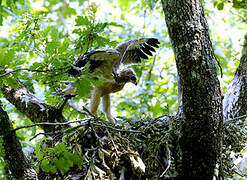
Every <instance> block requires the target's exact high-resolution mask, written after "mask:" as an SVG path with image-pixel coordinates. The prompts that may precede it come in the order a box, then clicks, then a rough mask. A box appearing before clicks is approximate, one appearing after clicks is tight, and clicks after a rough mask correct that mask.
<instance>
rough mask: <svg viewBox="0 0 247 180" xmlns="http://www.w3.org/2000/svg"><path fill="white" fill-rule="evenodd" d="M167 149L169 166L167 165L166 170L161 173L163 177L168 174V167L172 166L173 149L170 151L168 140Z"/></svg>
mask: <svg viewBox="0 0 247 180" xmlns="http://www.w3.org/2000/svg"><path fill="white" fill-rule="evenodd" d="M166 150H167V152H168V161H167V167H166V169H165V171H164V172H163V173H162V174H161V175H160V177H161V178H162V177H163V176H164V175H165V174H166V172H167V171H168V169H169V168H170V166H171V151H170V149H169V147H168V142H166Z"/></svg>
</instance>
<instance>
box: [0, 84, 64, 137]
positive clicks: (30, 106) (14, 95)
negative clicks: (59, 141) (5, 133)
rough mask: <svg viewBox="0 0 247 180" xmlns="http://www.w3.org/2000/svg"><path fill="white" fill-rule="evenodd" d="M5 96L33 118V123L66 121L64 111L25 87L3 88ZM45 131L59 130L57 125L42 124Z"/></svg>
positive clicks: (19, 109)
mask: <svg viewBox="0 0 247 180" xmlns="http://www.w3.org/2000/svg"><path fill="white" fill-rule="evenodd" d="M1 90H2V92H3V95H4V97H5V98H6V99H7V100H8V101H9V102H10V103H11V104H13V105H14V106H15V107H16V109H17V110H18V111H20V112H21V113H23V114H24V115H26V116H27V117H28V118H30V119H31V121H32V122H33V123H42V122H50V123H57V122H58V123H60V122H65V121H66V120H65V118H64V116H63V115H62V111H61V110H60V109H58V108H56V107H54V106H50V105H48V104H46V103H44V102H42V101H41V100H39V99H38V98H36V97H35V96H34V95H33V94H31V93H30V92H29V91H28V90H27V89H26V88H25V87H20V88H19V89H17V90H15V89H13V88H11V87H3V88H1ZM41 127H42V128H43V129H44V131H45V132H50V131H55V130H58V129H57V128H61V127H56V126H48V125H43V126H41Z"/></svg>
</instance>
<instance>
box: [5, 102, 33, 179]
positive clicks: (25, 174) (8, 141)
mask: <svg viewBox="0 0 247 180" xmlns="http://www.w3.org/2000/svg"><path fill="white" fill-rule="evenodd" d="M12 129H13V126H12V124H11V122H10V120H9V117H8V114H7V113H6V112H5V111H4V110H3V108H2V104H1V102H0V136H2V138H3V147H4V151H5V156H4V161H5V163H6V164H7V167H8V168H9V169H10V171H11V172H12V173H13V175H14V177H15V178H16V179H20V178H21V179H25V178H27V179H36V177H37V174H36V172H35V170H34V169H33V168H32V167H31V165H30V164H29V162H28V160H27V158H26V156H25V155H24V153H23V151H22V148H21V144H20V142H19V141H18V139H17V137H16V134H15V132H14V131H12Z"/></svg>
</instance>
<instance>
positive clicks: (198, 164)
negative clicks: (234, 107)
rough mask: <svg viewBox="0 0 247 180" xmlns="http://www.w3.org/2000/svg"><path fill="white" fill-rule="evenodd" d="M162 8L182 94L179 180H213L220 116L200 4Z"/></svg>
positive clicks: (168, 4) (170, 4) (169, 3)
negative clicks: (182, 118) (180, 179)
mask: <svg viewBox="0 0 247 180" xmlns="http://www.w3.org/2000/svg"><path fill="white" fill-rule="evenodd" d="M162 5H163V10H164V13H165V19H166V24H167V27H168V33H169V36H170V39H171V43H172V47H173V49H174V53H175V59H176V65H177V69H178V75H179V77H180V86H181V87H180V91H181V90H182V93H181V95H182V99H181V102H182V108H180V110H181V109H182V115H183V116H182V117H184V123H183V126H182V138H181V141H180V143H181V149H182V168H181V170H180V171H179V177H180V178H181V177H183V179H185V178H192V179H213V175H214V169H215V166H216V160H217V156H218V154H219V152H220V150H219V149H220V138H221V136H220V127H221V124H222V119H223V115H222V99H221V93H220V86H219V81H218V79H217V71H216V63H215V59H214V56H213V51H212V46H211V41H210V38H209V32H208V25H207V22H206V19H205V16H204V12H203V8H202V6H201V3H200V1H199V0H195V1H181V0H173V1H166V0H162Z"/></svg>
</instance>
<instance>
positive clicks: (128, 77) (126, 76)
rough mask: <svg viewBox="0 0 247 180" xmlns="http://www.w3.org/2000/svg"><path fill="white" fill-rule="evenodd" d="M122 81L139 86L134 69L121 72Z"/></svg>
mask: <svg viewBox="0 0 247 180" xmlns="http://www.w3.org/2000/svg"><path fill="white" fill-rule="evenodd" d="M120 79H121V80H120V81H121V82H124V83H127V82H131V83H133V84H135V85H137V77H136V74H135V72H134V71H133V70H132V69H125V70H123V71H121V72H120Z"/></svg>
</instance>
